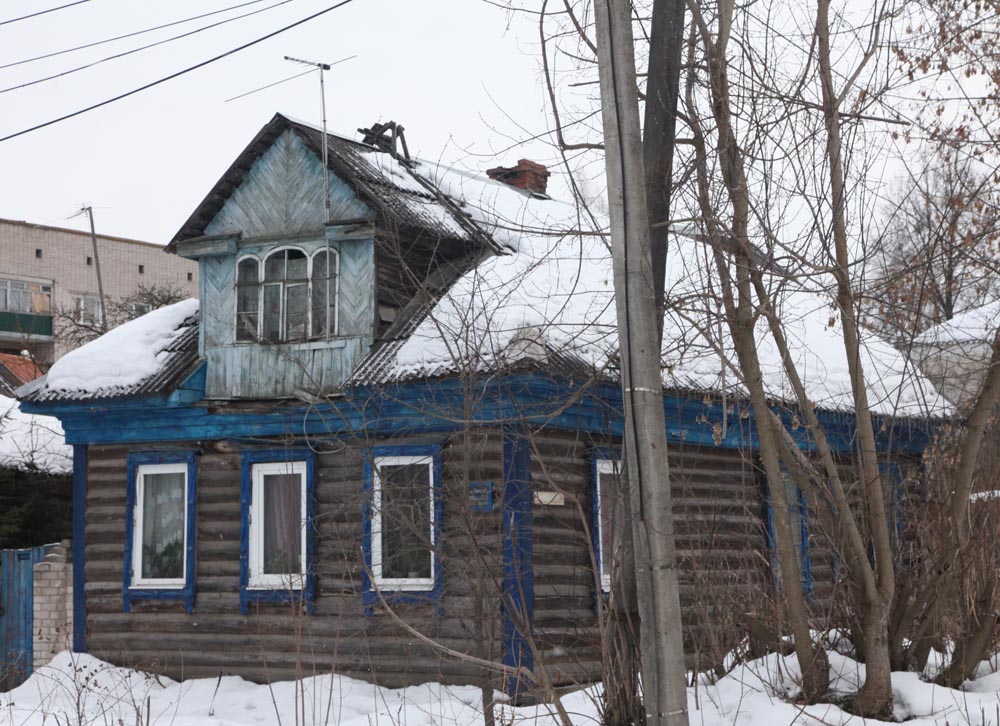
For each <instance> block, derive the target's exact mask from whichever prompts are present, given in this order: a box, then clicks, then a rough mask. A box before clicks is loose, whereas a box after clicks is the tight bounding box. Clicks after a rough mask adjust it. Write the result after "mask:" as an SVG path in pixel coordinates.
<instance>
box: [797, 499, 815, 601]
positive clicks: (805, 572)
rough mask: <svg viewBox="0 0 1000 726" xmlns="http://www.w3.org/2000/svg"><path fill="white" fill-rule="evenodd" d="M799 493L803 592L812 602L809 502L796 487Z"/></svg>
mask: <svg viewBox="0 0 1000 726" xmlns="http://www.w3.org/2000/svg"><path fill="white" fill-rule="evenodd" d="M795 491H796V492H797V493H798V502H799V542H800V544H799V557H800V559H801V560H802V568H801V570H802V572H801V577H802V592H804V593H805V595H806V600H807V601H808V602H812V595H813V580H812V548H811V547H810V546H809V501H808V500H807V499H806V494H805V492H803V491H802V490H801V489H800V488H799V487H797V486H796V487H795Z"/></svg>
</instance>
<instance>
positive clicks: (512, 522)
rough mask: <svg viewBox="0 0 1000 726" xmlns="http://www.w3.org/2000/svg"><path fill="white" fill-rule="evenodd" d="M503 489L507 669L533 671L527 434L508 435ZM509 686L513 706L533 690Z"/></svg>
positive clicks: (515, 681)
mask: <svg viewBox="0 0 1000 726" xmlns="http://www.w3.org/2000/svg"><path fill="white" fill-rule="evenodd" d="M503 484H504V491H503V597H502V600H501V610H502V615H503V663H504V665H506V666H510V667H512V668H519V667H520V668H527V669H528V670H533V669H534V667H535V659H534V654H533V653H532V650H531V643H530V640H529V639H530V637H531V629H532V627H533V623H534V619H535V573H534V562H533V558H532V540H533V532H532V512H531V506H532V487H531V442H530V440H529V439H528V436H527V432H526V431H525V430H523V429H520V428H513V427H512V428H508V429H506V430H505V431H504V437H503ZM526 630H527V632H525V631H526ZM506 685H507V694H508V695H509V696H510V697H511V698H512V699H513V701H514V703H515V704H516V703H518V702H520V701H521V700H522V699H523V697H524V696H525V695H526V694H527V693H529V692H530V691H531V688H532V683H531V682H530V681H529V680H528V679H526V678H522V677H508V678H507V684H506Z"/></svg>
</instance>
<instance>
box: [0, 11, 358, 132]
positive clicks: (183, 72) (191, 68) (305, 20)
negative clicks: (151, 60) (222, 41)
mask: <svg viewBox="0 0 1000 726" xmlns="http://www.w3.org/2000/svg"><path fill="white" fill-rule="evenodd" d="M352 2H354V0H341V1H340V2H339V3H336V4H334V5H331V6H330V7H328V8H325V9H323V10H320V11H319V12H316V13H313V14H312V15H308V16H306V17H304V18H302V19H301V20H296V21H295V22H294V23H291V24H290V25H286V26H285V27H283V28H279V29H278V30H275V31H273V32H271V33H268V34H267V35H263V36H261V37H259V38H257V39H256V40H251V41H250V42H249V43H244V44H243V45H241V46H238V47H236V48H233V49H232V50H227V51H226V52H225V53H220V54H219V55H217V56H214V57H212V58H209V59H208V60H203V61H202V62H201V63H196V64H195V65H193V66H189V67H187V68H185V69H184V70H181V71H177V72H176V73H171V74H170V75H169V76H164V77H163V78H160V79H159V80H156V81H152V82H151V83H147V84H145V85H144V86H139V87H138V88H133V89H132V90H131V91H126V92H125V93H120V94H118V95H117V96H114V97H112V98H108V99H106V100H104V101H101V102H100V103H95V104H93V105H91V106H87V107H85V108H81V109H79V110H77V111H73V112H72V113H68V114H66V115H64V116H60V117H59V118H54V119H52V120H50V121H45V122H44V123H40V124H36V125H34V126H32V127H30V128H27V129H24V130H23V131H18V132H16V133H13V134H8V135H7V136H4V137H2V138H0V143H2V142H4V141H10V140H11V139H16V138H17V137H18V136H24V135H25V134H30V133H31V132H32V131H38V130H39V129H44V128H46V127H47V126H52V125H54V124H57V123H61V122H62V121H66V120H68V119H71V118H75V117H76V116H82V115H83V114H85V113H88V112H90V111H93V110H95V109H98V108H101V107H102V106H107V105H109V104H112V103H114V102H115V101H121V100H122V99H123V98H128V97H129V96H134V95H135V94H137V93H141V92H142V91H146V90H148V89H150V88H153V87H154V86H158V85H160V84H161V83H166V82H167V81H171V80H173V79H174V78H179V77H180V76H183V75H186V74H188V73H190V72H191V71H196V70H198V69H199V68H204V67H205V66H207V65H209V64H211V63H215V61H217V60H222V59H223V58H226V57H228V56H231V55H233V54H234V53H239V52H240V51H241V50H246V49H247V48H250V47H251V46H254V45H257V44H258V43H263V42H264V41H265V40H269V39H271V38H273V37H275V36H276V35H280V34H281V33H284V32H285V31H288V30H291V29H292V28H297V27H298V26H300V25H302V24H303V23H308V22H309V21H310V20H315V19H316V18H318V17H319V16H321V15H325V14H326V13H328V12H330V11H331V10H337V9H338V8H342V7H344V6H345V5H349V4H350V3H352Z"/></svg>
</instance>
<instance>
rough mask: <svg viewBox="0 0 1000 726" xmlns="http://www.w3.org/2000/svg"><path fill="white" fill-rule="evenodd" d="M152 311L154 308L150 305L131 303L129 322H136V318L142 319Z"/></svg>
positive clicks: (129, 306)
mask: <svg viewBox="0 0 1000 726" xmlns="http://www.w3.org/2000/svg"><path fill="white" fill-rule="evenodd" d="M152 309H153V306H152V305H150V304H149V303H142V302H130V303H129V304H128V318H129V320H135V319H136V318H139V317H142V316H143V315H145V314H146V313H148V312H149V311H150V310H152Z"/></svg>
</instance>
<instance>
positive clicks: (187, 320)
mask: <svg viewBox="0 0 1000 726" xmlns="http://www.w3.org/2000/svg"><path fill="white" fill-rule="evenodd" d="M197 361H198V301H197V300H194V299H191V300H184V301H181V302H179V303H175V304H173V305H168V306H166V307H163V308H159V309H158V310H153V311H152V312H149V313H146V314H145V315H143V316H141V317H139V318H136V319H135V320H130V321H129V322H127V323H124V324H123V325H120V326H119V327H117V328H115V329H114V330H111V331H109V332H107V333H105V334H104V335H102V336H101V337H99V338H97V339H96V340H92V341H91V342H89V343H87V344H86V345H84V346H81V347H80V348H77V349H76V350H74V351H70V352H69V353H67V354H66V355H64V356H63V357H62V358H60V359H59V360H58V361H56V363H55V364H54V365H53V366H52V368H51V369H50V370H49V372H48V374H47V375H45V376H44V377H43V378H40V379H39V380H37V381H35V382H33V383H29V384H28V385H26V386H24V387H22V388H20V389H18V391H17V395H18V396H19V397H20V398H21V400H23V401H84V400H91V399H106V398H122V397H126V396H141V395H150V394H161V393H165V392H168V391H171V390H173V389H174V388H175V387H176V386H177V385H178V384H179V383H180V382H181V381H182V380H183V379H184V378H185V377H186V376H187V374H188V373H190V372H191V370H192V369H193V368H194V366H195V364H196V363H197Z"/></svg>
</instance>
